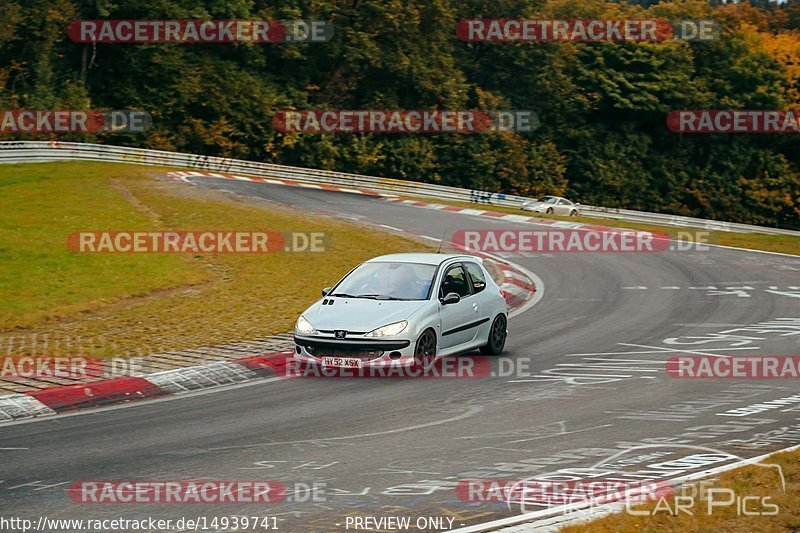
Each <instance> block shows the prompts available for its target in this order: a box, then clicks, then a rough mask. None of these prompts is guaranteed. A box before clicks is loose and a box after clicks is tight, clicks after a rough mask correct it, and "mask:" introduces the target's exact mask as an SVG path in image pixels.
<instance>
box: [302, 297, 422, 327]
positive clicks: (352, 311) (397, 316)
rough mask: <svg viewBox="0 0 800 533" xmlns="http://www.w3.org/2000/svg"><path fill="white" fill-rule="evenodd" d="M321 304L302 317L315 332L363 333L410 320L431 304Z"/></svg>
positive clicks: (335, 301)
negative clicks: (342, 331) (339, 330)
mask: <svg viewBox="0 0 800 533" xmlns="http://www.w3.org/2000/svg"><path fill="white" fill-rule="evenodd" d="M322 301H323V300H320V301H318V302H317V303H315V304H314V305H312V306H311V307H309V308H308V309H307V310H306V312H305V313H303V316H305V317H306V320H308V321H309V322H311V325H312V326H314V327H315V328H316V329H318V330H319V329H323V330H332V329H343V330H346V331H363V332H365V333H367V332H370V331H372V330H373V329H376V328H379V327H381V326H385V325H387V324H391V323H393V322H399V321H401V320H406V319H408V318H409V317H410V316H411V315H413V314H414V313H415V312H417V311H418V310H419V309H421V308H422V307H424V306H425V305H426V304H428V303H429V301H428V300H415V301H402V300H400V301H397V300H370V299H366V298H328V301H332V302H333V305H322Z"/></svg>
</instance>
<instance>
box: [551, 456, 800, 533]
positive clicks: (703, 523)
mask: <svg viewBox="0 0 800 533" xmlns="http://www.w3.org/2000/svg"><path fill="white" fill-rule="evenodd" d="M776 464H777V465H779V466H780V467H781V470H782V472H783V475H784V477H785V481H786V490H785V491H784V490H783V488H782V486H781V480H780V475H779V474H778V470H777V469H776V468H774V467H768V466H765V465H776ZM719 489H731V490H732V491H733V492H732V493H731V492H723V491H720V490H719ZM711 490H715V492H713V493H712V492H711ZM677 496H679V497H684V498H685V497H687V496H690V497H692V500H688V499H684V500H683V502H682V503H683V507H684V509H683V510H681V511H679V512H675V510H676V505H675V498H673V497H671V498H665V499H664V500H663V501H662V502H659V501H654V502H651V503H648V504H645V505H640V506H633V507H632V509H633V510H634V511H635V512H640V513H641V512H645V514H644V515H641V516H634V515H632V514H630V513H627V512H622V513H617V514H613V515H609V516H607V517H604V518H601V519H599V520H594V521H591V522H587V523H585V524H581V525H575V526H567V527H564V528H562V529H561V530H560V531H561V532H562V533H588V532H591V533H611V532H619V533H640V532H642V531H653V532H655V531H658V532H675V533H678V532H681V533H682V532H686V531H748V532H751V531H752V532H757V531H758V532H773V531H774V532H779V531H798V529H800V511H798V510H799V509H800V452H798V451H793V452H783V453H778V454H775V455H772V456H770V457H768V458H767V459H764V460H763V461H762V463H761V465H749V466H746V467H743V468H737V469H735V470H730V471H728V472H724V473H722V474H720V475H719V476H718V477H717V478H716V479H715V480H713V481H708V482H701V483H696V484H693V485H690V486H688V487H687V488H686V490H684V492H683V493H682V492H681V491H678V492H677ZM745 498H748V499H746V500H745ZM729 501H730V502H731V503H730V504H728V505H725V503H726V502H729ZM709 502H711V505H710V506H709ZM773 506H777V508H775V507H773ZM709 509H710V511H709ZM775 511H776V514H764V513H772V512H775ZM689 512H691V514H689Z"/></svg>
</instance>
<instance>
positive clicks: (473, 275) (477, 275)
mask: <svg viewBox="0 0 800 533" xmlns="http://www.w3.org/2000/svg"><path fill="white" fill-rule="evenodd" d="M464 266H465V267H466V268H467V274H468V275H469V279H470V281H472V288H473V289H475V292H476V293H478V292H481V291H482V290H483V289H485V288H486V277H485V275H484V273H483V270H482V269H481V267H479V266H478V265H476V264H475V263H464Z"/></svg>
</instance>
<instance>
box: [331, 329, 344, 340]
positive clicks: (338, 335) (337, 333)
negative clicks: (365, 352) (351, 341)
mask: <svg viewBox="0 0 800 533" xmlns="http://www.w3.org/2000/svg"><path fill="white" fill-rule="evenodd" d="M346 335H347V332H346V331H344V330H342V329H337V330H335V331H334V332H333V336H334V337H336V338H337V339H344V338H345V336H346Z"/></svg>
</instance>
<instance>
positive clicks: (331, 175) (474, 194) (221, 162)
mask: <svg viewBox="0 0 800 533" xmlns="http://www.w3.org/2000/svg"><path fill="white" fill-rule="evenodd" d="M77 160H83V161H106V162H114V163H132V164H139V165H156V166H167V167H178V168H191V169H197V170H204V171H206V172H225V173H232V174H242V175H250V176H258V177H272V178H280V179H284V180H294V181H299V182H303V183H315V184H326V185H335V186H339V187H351V188H357V189H368V190H372V191H375V192H378V193H382V194H395V195H406V196H417V197H422V198H432V199H439V200H455V201H461V202H471V203H476V204H486V205H498V206H506V207H520V205H521V204H522V203H523V202H525V201H529V200H531V198H526V197H524V196H513V195H508V194H502V193H492V192H485V191H475V190H470V189H461V188H458V187H448V186H445V185H434V184H430V183H422V182H417V181H406V180H398V179H391V178H379V177H375V176H363V175H360V174H348V173H345V172H333V171H330V170H316V169H309V168H300V167H290V166H284V165H273V164H270V163H259V162H255V161H244V160H241V159H228V158H224V157H213V156H204V155H195V154H183V153H178V152H165V151H162V150H149V149H145V148H129V147H124V146H111V145H105V144H89V143H72V142H58V141H55V142H48V141H6V142H0V163H33V162H46V161H77ZM580 210H581V214H583V215H585V216H591V217H601V218H616V219H619V220H627V221H630V222H645V223H653V224H661V225H673V226H685V227H692V228H702V229H709V230H721V231H735V232H743V233H767V234H771V235H800V231H793V230H787V229H778V228H768V227H763V226H751V225H748V224H736V223H733V222H721V221H716V220H704V219H699V218H692V217H683V216H676V215H663V214H658V213H646V212H643V211H630V210H626V209H613V208H603V207H595V206H587V205H582V206H580Z"/></svg>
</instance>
